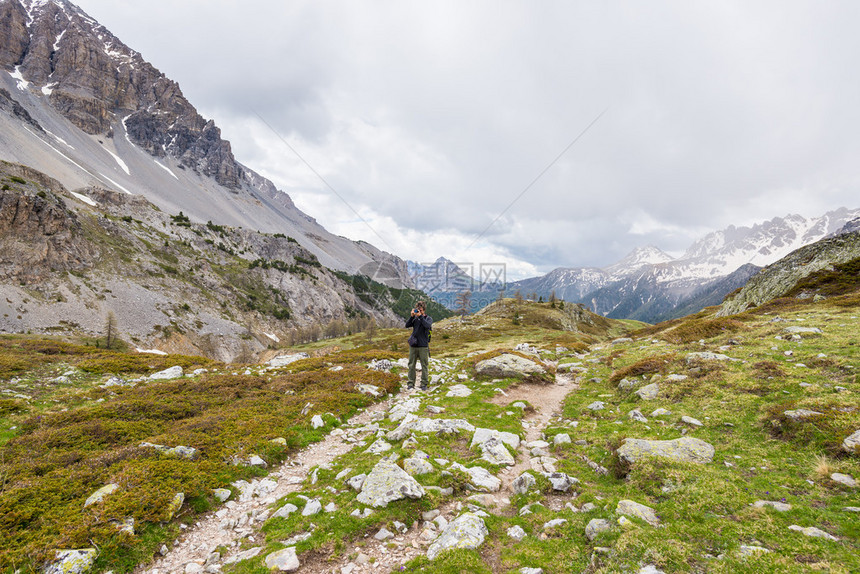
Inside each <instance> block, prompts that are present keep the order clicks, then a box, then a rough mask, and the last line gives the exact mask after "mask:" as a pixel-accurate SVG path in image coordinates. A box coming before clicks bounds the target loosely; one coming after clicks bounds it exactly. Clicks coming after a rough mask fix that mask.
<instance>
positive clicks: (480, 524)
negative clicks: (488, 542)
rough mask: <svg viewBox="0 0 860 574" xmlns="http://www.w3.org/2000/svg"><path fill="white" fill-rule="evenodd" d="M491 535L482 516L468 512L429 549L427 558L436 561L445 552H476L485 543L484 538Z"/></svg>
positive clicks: (448, 527) (453, 523)
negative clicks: (459, 550)
mask: <svg viewBox="0 0 860 574" xmlns="http://www.w3.org/2000/svg"><path fill="white" fill-rule="evenodd" d="M489 533H490V532H489V530H487V525H486V524H484V520H483V519H482V518H481V517H480V516H478V515H476V514H474V513H472V512H466V513H464V514H462V515H460V516H458V517H457V518H456V519H455V520H454V521H453V522H451V523H450V524H448V526H447V527H445V530H444V531H442V534H440V535H439V538H437V539H436V540H435V541H434V542H433V544H431V545H430V547H429V548H428V549H427V558H429V559H430V560H435V559H436V557H437V556H438V555H439V554H440V553H441V552H443V551H445V550H452V549H458V548H463V549H467V550H475V549H477V548H479V547H480V546H481V544H483V543H484V538H486V536H487V535H488V534H489Z"/></svg>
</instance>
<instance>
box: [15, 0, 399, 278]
mask: <svg viewBox="0 0 860 574" xmlns="http://www.w3.org/2000/svg"><path fill="white" fill-rule="evenodd" d="M0 45H2V46H3V49H2V50H0V70H4V72H0V158H3V159H5V160H8V161H11V162H14V163H19V164H23V165H28V166H31V167H33V168H34V169H36V170H38V171H40V172H43V173H47V174H49V175H51V176H52V177H55V178H56V179H58V180H59V181H60V182H61V183H62V184H63V185H64V186H66V187H67V188H68V189H71V190H75V189H78V188H87V187H93V186H95V187H103V188H108V189H114V190H116V191H120V192H125V193H134V194H140V195H143V196H145V197H146V198H147V199H148V200H149V201H151V202H153V203H154V204H155V205H157V206H158V207H159V208H161V209H164V210H165V211H169V212H172V213H177V212H179V211H182V212H183V213H184V214H186V215H187V216H188V217H190V218H191V219H192V220H193V221H197V222H199V223H205V222H207V221H213V222H215V223H217V224H223V225H230V226H235V227H245V228H249V229H256V230H258V231H262V232H268V233H284V234H287V235H290V236H292V237H295V238H296V239H297V240H298V241H299V242H300V243H301V244H302V245H303V246H304V247H305V248H307V249H308V250H310V251H311V252H312V253H313V254H314V255H315V256H316V257H317V258H318V259H319V260H320V261H321V262H322V263H323V264H324V265H326V266H328V267H331V268H333V269H338V270H342V271H345V272H348V273H361V272H363V270H365V269H366V268H371V269H372V268H375V267H378V266H379V265H385V266H386V267H387V268H388V273H387V275H388V276H390V282H391V284H392V286H395V284H396V286H407V287H408V286H411V281H410V280H409V276H408V273H407V272H406V264H405V262H404V261H402V260H401V259H400V258H398V257H396V256H395V255H393V254H390V253H386V252H384V251H382V250H380V249H378V248H376V247H374V246H372V245H370V244H367V243H365V242H355V241H351V240H349V239H346V238H343V237H339V236H337V235H334V234H331V233H329V232H328V231H327V230H326V229H324V228H323V227H322V226H321V225H319V224H318V223H317V222H316V220H315V219H314V218H312V217H310V216H308V215H307V214H305V213H303V212H301V211H300V210H299V209H298V208H297V207H296V206H295V204H294V203H293V201H292V200H291V199H290V197H289V196H288V195H287V194H286V193H284V192H281V191H279V190H278V189H277V188H276V187H275V185H274V184H273V183H272V182H271V181H269V180H268V179H266V178H265V177H263V176H261V175H260V174H258V173H257V172H255V171H254V170H252V169H250V168H248V167H246V166H244V165H243V164H242V163H240V162H239V161H237V160H236V158H235V157H234V156H233V152H232V148H231V146H230V143H229V141H227V140H225V139H223V138H222V134H221V131H220V129H219V128H218V127H217V125H215V122H214V121H213V120H207V119H205V118H203V117H202V116H201V115H200V114H199V113H198V112H197V110H196V109H195V108H194V106H193V105H192V104H191V103H190V102H188V100H187V99H186V98H185V97H184V95H183V94H182V91H181V89H180V87H179V84H177V83H176V82H174V81H173V80H171V79H169V78H167V77H166V76H165V75H164V74H163V73H161V72H160V71H158V70H157V69H156V68H155V67H154V66H152V65H151V64H149V63H148V62H146V61H145V60H144V59H143V57H142V56H141V55H140V53H138V52H136V51H134V50H133V49H131V48H129V47H128V46H126V45H125V44H123V43H122V42H121V40H119V39H118V38H117V37H116V36H114V35H113V34H112V33H110V31H108V30H107V29H106V28H105V27H104V26H102V25H101V24H99V23H98V22H97V21H96V20H94V19H93V18H91V17H89V16H88V15H87V14H86V13H85V12H84V11H83V10H81V9H80V8H78V7H77V6H75V5H74V4H73V3H71V2H68V1H67V0H56V1H54V0H51V1H36V0H25V1H23V2H22V1H20V0H0ZM2 112H5V113H2Z"/></svg>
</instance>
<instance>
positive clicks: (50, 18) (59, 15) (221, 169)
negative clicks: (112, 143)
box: [0, 0, 244, 189]
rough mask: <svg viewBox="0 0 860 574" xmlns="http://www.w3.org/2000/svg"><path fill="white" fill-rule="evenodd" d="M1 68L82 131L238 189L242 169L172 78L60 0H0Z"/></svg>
mask: <svg viewBox="0 0 860 574" xmlns="http://www.w3.org/2000/svg"><path fill="white" fill-rule="evenodd" d="M0 68H2V69H4V70H6V71H8V72H9V73H10V74H13V75H14V76H15V77H19V78H20V79H21V81H23V82H25V83H32V84H33V86H34V87H35V88H38V89H40V90H41V92H42V93H43V94H44V95H46V96H48V98H49V101H50V104H51V105H52V106H53V107H54V108H55V109H57V110H58V111H59V112H60V113H62V114H63V115H64V116H65V117H66V118H67V119H68V120H69V121H71V122H72V123H73V124H74V125H76V126H77V127H78V128H80V129H81V130H83V131H84V132H86V133H88V134H93V135H96V134H98V135H104V136H106V137H113V136H114V135H115V133H117V132H125V134H126V136H127V137H128V138H129V141H131V142H133V143H134V144H135V145H138V146H140V147H141V148H143V149H145V150H146V151H148V152H149V153H150V154H152V155H154V156H156V157H164V156H165V155H170V156H172V157H175V158H177V159H178V160H179V162H180V163H181V164H182V165H183V166H185V167H187V168H189V169H191V170H194V171H196V172H198V173H201V174H202V175H206V176H209V177H212V178H213V179H215V181H217V182H218V183H219V184H221V185H223V186H225V187H228V188H231V189H238V188H240V187H241V185H242V182H243V179H244V170H243V169H242V167H241V165H240V164H239V163H238V162H236V159H235V158H234V156H233V153H232V150H231V147H230V143H229V142H227V141H225V140H223V139H222V138H221V131H220V130H219V129H218V128H217V127H216V126H215V124H214V122H213V121H211V120H209V121H207V120H205V119H204V118H203V117H202V116H200V114H199V113H198V112H197V110H196V109H195V108H194V107H193V106H192V105H191V104H190V103H189V102H188V100H186V99H185V97H184V96H183V95H182V91H181V90H180V88H179V85H178V84H176V82H174V81H172V80H170V79H168V78H167V77H165V76H164V74H162V73H161V72H160V71H158V70H157V69H156V68H155V67H154V66H152V65H151V64H149V63H148V62H146V61H145V60H144V59H143V58H142V57H141V55H140V54H139V53H137V52H135V51H134V50H132V49H131V48H129V47H128V46H126V45H125V44H123V43H122V42H121V41H120V40H119V38H117V37H116V36H114V35H113V34H111V33H110V31H108V30H107V29H106V28H105V27H104V26H102V25H101V24H99V23H98V22H96V21H95V20H94V19H92V18H90V17H89V16H88V15H87V14H86V13H85V12H83V11H82V10H81V9H80V8H78V7H77V6H75V5H74V4H72V3H70V2H67V1H65V0H52V1H47V2H46V1H42V0H0Z"/></svg>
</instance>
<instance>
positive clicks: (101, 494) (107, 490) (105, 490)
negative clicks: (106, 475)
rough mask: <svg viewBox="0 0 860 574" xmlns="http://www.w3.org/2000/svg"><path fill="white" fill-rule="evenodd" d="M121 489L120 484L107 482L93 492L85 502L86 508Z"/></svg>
mask: <svg viewBox="0 0 860 574" xmlns="http://www.w3.org/2000/svg"><path fill="white" fill-rule="evenodd" d="M118 489H119V485H118V484H107V485H105V486H103V487H101V488H100V489H98V490H97V491H95V492H94V493H92V494H91V495H90V496H89V497H88V498H87V500H86V501H85V502H84V508H86V507H87V506H91V505H93V504H97V503H99V502H101V501H102V500H104V499H105V497H106V496H107V495H109V494H113V493H114V492H116V491H117V490H118Z"/></svg>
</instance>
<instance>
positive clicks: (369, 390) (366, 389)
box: [355, 384, 382, 397]
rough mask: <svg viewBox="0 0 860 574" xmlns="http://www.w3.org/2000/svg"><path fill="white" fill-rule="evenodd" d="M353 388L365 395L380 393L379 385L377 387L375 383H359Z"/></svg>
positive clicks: (374, 395)
mask: <svg viewBox="0 0 860 574" xmlns="http://www.w3.org/2000/svg"><path fill="white" fill-rule="evenodd" d="M355 389H356V390H357V391H358V392H359V393H363V394H365V395H370V396H372V397H378V396H381V395H382V391H381V390H379V387H377V386H376V385H366V384H359V385H356V387H355Z"/></svg>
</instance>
